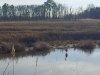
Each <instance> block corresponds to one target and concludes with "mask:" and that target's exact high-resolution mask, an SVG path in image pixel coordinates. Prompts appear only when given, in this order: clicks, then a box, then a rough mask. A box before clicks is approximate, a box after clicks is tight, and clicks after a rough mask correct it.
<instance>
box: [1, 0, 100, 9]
mask: <svg viewBox="0 0 100 75" xmlns="http://www.w3.org/2000/svg"><path fill="white" fill-rule="evenodd" d="M54 1H55V2H57V3H61V4H63V5H66V6H72V7H75V8H76V7H80V6H82V7H86V6H87V5H88V4H94V5H95V6H100V0H54ZM44 2H46V0H0V6H1V5H3V4H4V3H8V4H13V5H26V4H27V5H32V4H43V3H44Z"/></svg>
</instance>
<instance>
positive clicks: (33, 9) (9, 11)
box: [0, 0, 100, 20]
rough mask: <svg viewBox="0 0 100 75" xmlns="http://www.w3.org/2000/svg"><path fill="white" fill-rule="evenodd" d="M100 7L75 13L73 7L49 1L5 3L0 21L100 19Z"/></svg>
mask: <svg viewBox="0 0 100 75" xmlns="http://www.w3.org/2000/svg"><path fill="white" fill-rule="evenodd" d="M99 15H100V7H93V6H90V7H88V8H87V9H86V10H84V11H83V10H79V11H78V12H76V13H75V12H73V9H72V8H71V7H66V6H63V5H62V4H57V3H56V2H54V1H53V0H47V1H46V2H44V4H42V5H18V6H14V5H9V4H7V3H5V4H4V5H3V6H1V7H0V20H38V19H39V20H42V19H43V20H44V19H67V20H71V19H80V18H98V19H100V16H99Z"/></svg>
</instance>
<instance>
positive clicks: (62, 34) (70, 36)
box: [0, 20, 100, 51]
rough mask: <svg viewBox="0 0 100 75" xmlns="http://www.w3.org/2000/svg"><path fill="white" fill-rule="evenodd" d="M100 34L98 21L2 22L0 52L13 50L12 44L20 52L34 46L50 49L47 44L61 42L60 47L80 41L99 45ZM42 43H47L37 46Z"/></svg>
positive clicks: (0, 24)
mask: <svg viewBox="0 0 100 75" xmlns="http://www.w3.org/2000/svg"><path fill="white" fill-rule="evenodd" d="M99 32H100V21H98V20H94V21H93V20H78V21H20V22H18V21H16V22H0V51H1V50H6V49H11V44H15V48H16V50H17V51H20V50H22V49H24V48H25V47H31V46H34V44H35V47H38V46H39V47H40V48H41V47H43V49H44V46H46V47H48V46H47V45H46V43H49V45H50V46H51V45H52V46H55V45H57V44H58V42H57V41H60V42H59V45H65V46H66V45H67V44H72V43H75V44H77V43H79V41H80V40H92V41H94V42H98V43H99V40H100V33H99ZM41 41H42V42H45V43H38V44H37V42H41ZM77 41H78V42H77ZM2 42H4V43H5V45H3V44H2ZM9 43H10V44H9ZM40 44H41V45H40ZM36 45H37V46H36ZM5 46H6V47H7V48H6V47H5ZM39 47H38V48H39ZM3 48H4V49H3ZM41 49H42V48H41Z"/></svg>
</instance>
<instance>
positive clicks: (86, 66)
mask: <svg viewBox="0 0 100 75" xmlns="http://www.w3.org/2000/svg"><path fill="white" fill-rule="evenodd" d="M83 52H84V53H83ZM91 52H92V54H91ZM87 53H89V54H91V56H88V55H87ZM99 58H100V51H99V48H95V49H94V50H90V51H86V50H84V49H75V50H74V48H69V49H51V50H46V51H37V52H36V51H34V52H33V51H32V52H23V53H16V54H15V55H14V56H13V55H11V54H0V64H1V65H2V68H1V67H0V75H66V74H68V75H87V74H88V75H99V74H100V59H99ZM65 60H66V61H65ZM4 63H5V64H4Z"/></svg>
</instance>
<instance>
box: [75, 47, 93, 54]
mask: <svg viewBox="0 0 100 75" xmlns="http://www.w3.org/2000/svg"><path fill="white" fill-rule="evenodd" d="M77 49H78V50H80V51H82V52H85V53H87V54H92V53H93V52H94V49H95V46H83V47H78V48H77Z"/></svg>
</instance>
